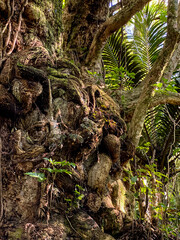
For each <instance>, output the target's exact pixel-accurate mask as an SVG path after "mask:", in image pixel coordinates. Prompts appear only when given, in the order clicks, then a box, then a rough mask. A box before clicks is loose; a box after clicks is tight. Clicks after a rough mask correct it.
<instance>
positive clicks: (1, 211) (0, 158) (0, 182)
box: [0, 137, 3, 222]
mask: <svg viewBox="0 0 180 240" xmlns="http://www.w3.org/2000/svg"><path fill="white" fill-rule="evenodd" d="M1 160H2V140H1V137H0V208H1V210H0V222H1V221H2V217H3V196H2V165H1Z"/></svg>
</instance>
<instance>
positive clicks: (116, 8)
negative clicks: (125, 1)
mask: <svg viewBox="0 0 180 240" xmlns="http://www.w3.org/2000/svg"><path fill="white" fill-rule="evenodd" d="M121 7H122V1H120V2H118V3H117V4H115V5H113V6H112V7H110V9H109V15H110V16H112V15H113V13H114V12H115V11H117V10H119V9H120V8H121Z"/></svg>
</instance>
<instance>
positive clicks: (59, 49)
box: [0, 0, 179, 240]
mask: <svg viewBox="0 0 180 240" xmlns="http://www.w3.org/2000/svg"><path fill="white" fill-rule="evenodd" d="M148 2H150V0H133V1H124V5H123V4H122V5H121V9H120V10H119V12H118V13H117V14H115V15H113V16H111V17H109V1H108V0H99V1H88V0H86V1H82V0H75V1H73V0H69V1H67V3H66V7H65V9H64V10H63V16H62V1H59V0H49V1H44V2H43V1H38V0H31V1H27V0H25V1H23V0H22V1H16V0H15V1H10V0H8V1H5V0H0V20H1V25H0V29H1V32H0V160H1V164H0V166H1V169H0V209H1V211H0V214H1V215H0V220H1V229H2V230H0V238H2V239H28V238H29V239H69V237H72V238H73V239H102V240H104V239H114V238H113V237H112V236H111V235H113V234H117V233H118V231H119V230H120V229H121V228H122V227H123V226H124V224H125V223H127V222H128V221H131V220H133V208H134V200H133V192H132V189H131V187H130V182H129V181H126V182H123V181H122V179H123V177H127V176H126V174H127V171H124V170H127V169H129V165H128V161H129V160H130V159H131V158H132V157H133V154H134V152H135V146H136V145H137V144H138V141H139V137H140V134H141V130H142V126H143V122H144V118H145V114H146V111H147V110H148V108H149V106H151V104H152V105H153V104H158V103H157V102H158V100H159V101H170V100H172V99H173V101H174V103H175V104H179V95H176V96H174V95H173V96H169V99H168V97H167V96H160V97H158V96H157V97H156V99H155V100H153V99H152V101H149V102H148V100H147V98H148V99H149V98H151V95H152V92H153V87H152V85H151V84H153V83H155V82H156V80H158V79H159V78H160V77H161V76H162V73H163V72H162V71H161V69H163V68H164V67H165V66H166V64H167V60H168V58H169V57H170V56H171V53H172V52H173V50H174V48H175V45H176V44H178V41H179V36H178V34H175V35H174V37H173V39H171V40H173V41H171V42H170V43H169V42H168V41H167V43H166V44H165V47H164V48H165V49H164V50H163V52H162V54H161V56H160V60H161V63H160V64H161V65H158V66H156V67H155V68H153V69H152V71H151V72H150V73H149V75H148V76H147V78H146V79H147V80H145V85H144V93H142V91H139V93H138V94H136V99H133V100H134V102H133V104H132V105H131V110H130V111H129V112H130V114H129V117H128V119H129V120H128V121H129V122H130V128H129V132H127V126H126V124H127V123H126V122H125V121H124V120H123V119H122V118H121V110H122V109H120V107H119V105H118V104H117V103H116V102H115V101H114V100H113V99H112V98H111V97H110V96H109V95H108V94H107V93H106V92H104V91H103V89H102V88H101V87H100V86H98V85H97V84H96V81H95V79H94V78H93V77H92V76H91V74H89V72H88V70H89V71H93V70H94V68H97V66H98V69H100V65H99V63H100V60H101V59H100V58H101V55H100V54H101V51H102V48H103V46H104V44H105V42H106V40H107V39H108V37H109V36H110V35H111V34H112V33H113V32H114V31H116V30H118V29H119V28H120V27H122V26H123V25H124V24H126V23H127V22H128V21H129V20H130V18H131V17H132V16H133V15H134V14H135V13H136V12H137V11H139V10H141V9H142V8H143V6H144V5H145V4H146V3H148ZM62 19H63V24H62ZM173 29H174V28H173ZM169 34H170V32H169ZM167 45H168V46H167ZM165 53H166V55H165ZM162 55H163V57H162ZM160 68H161V69H160ZM154 74H157V76H158V79H155V78H154ZM139 89H142V86H141V87H140V88H139ZM146 94H148V95H146ZM144 95H146V96H144ZM127 99H129V100H128V101H129V102H128V104H127V105H129V104H130V102H131V101H132V99H131V97H130V95H129V96H128V97H127ZM142 108H143V109H144V111H142ZM139 109H140V110H139ZM133 114H134V115H133ZM131 118H132V121H131ZM137 122H138V124H137ZM44 158H52V159H54V160H56V161H64V160H66V161H68V162H73V163H75V164H76V168H75V169H74V168H72V167H68V170H69V171H71V172H72V175H71V176H69V175H68V174H66V173H63V174H57V175H56V177H52V175H51V174H49V175H48V176H47V180H45V181H44V182H42V183H40V182H38V181H37V180H36V179H35V178H30V177H29V176H26V175H25V173H26V172H33V171H36V172H42V170H41V168H47V167H52V165H50V163H49V161H48V160H47V159H46V160H45V159H44ZM66 167H67V166H66ZM77 185H79V186H82V187H83V188H84V190H83V194H84V197H83V199H82V200H81V201H79V200H77V199H76V196H75V192H74V191H75V189H76V188H77ZM66 199H69V201H70V203H71V204H68V201H67V200H66ZM69 205H71V206H69ZM80 205H81V206H80ZM69 212H70V214H68V213H69ZM47 221H48V224H46V223H47ZM102 228H103V229H104V231H105V232H108V233H109V234H110V235H108V234H105V233H104V232H103V231H102ZM47 237H49V238H47Z"/></svg>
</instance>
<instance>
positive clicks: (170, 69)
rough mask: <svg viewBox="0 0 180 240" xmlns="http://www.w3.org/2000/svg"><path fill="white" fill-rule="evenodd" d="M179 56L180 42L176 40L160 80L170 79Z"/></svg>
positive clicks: (179, 60)
mask: <svg viewBox="0 0 180 240" xmlns="http://www.w3.org/2000/svg"><path fill="white" fill-rule="evenodd" d="M179 56H180V42H177V44H176V46H175V49H174V52H173V54H172V56H171V59H170V60H169V62H168V65H167V66H166V69H165V71H164V74H163V77H162V81H163V78H165V79H168V80H170V79H171V76H172V74H173V72H174V70H175V68H176V67H177V65H178V64H179V62H180V59H179ZM162 81H161V82H162Z"/></svg>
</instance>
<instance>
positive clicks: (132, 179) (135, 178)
mask: <svg viewBox="0 0 180 240" xmlns="http://www.w3.org/2000/svg"><path fill="white" fill-rule="evenodd" d="M136 181H137V176H134V177H132V178H131V183H133V184H134V183H135V182H136Z"/></svg>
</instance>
